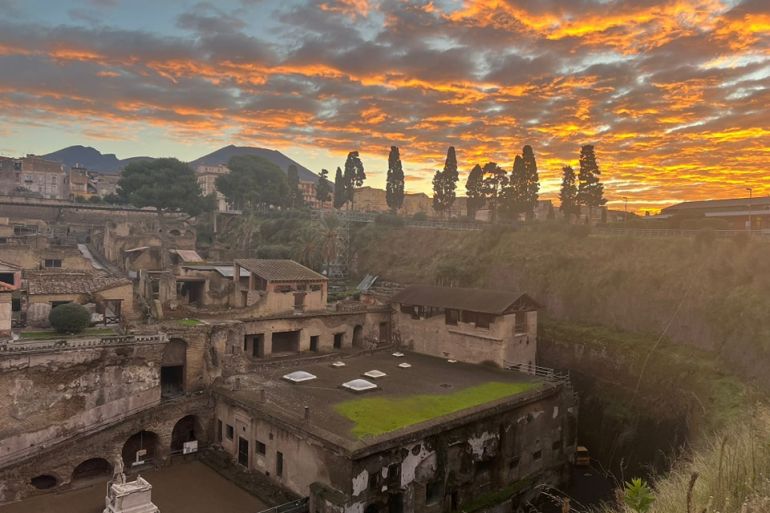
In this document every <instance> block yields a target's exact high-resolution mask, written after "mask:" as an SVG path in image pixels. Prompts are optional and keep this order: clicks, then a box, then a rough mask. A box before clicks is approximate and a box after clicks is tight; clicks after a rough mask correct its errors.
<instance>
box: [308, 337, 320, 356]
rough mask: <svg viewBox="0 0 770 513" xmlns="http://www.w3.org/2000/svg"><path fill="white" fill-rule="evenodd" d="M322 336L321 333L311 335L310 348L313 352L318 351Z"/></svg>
mask: <svg viewBox="0 0 770 513" xmlns="http://www.w3.org/2000/svg"><path fill="white" fill-rule="evenodd" d="M320 338H321V337H320V336H319V335H313V336H312V337H310V350H311V351H313V352H316V353H317V352H318V340H319V339H320Z"/></svg>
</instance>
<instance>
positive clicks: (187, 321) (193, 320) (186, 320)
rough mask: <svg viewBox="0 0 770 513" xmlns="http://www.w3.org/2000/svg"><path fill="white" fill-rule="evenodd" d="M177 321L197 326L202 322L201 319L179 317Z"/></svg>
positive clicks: (186, 325)
mask: <svg viewBox="0 0 770 513" xmlns="http://www.w3.org/2000/svg"><path fill="white" fill-rule="evenodd" d="M176 322H178V323H179V324H181V325H182V326H185V327H190V326H197V325H198V324H201V321H199V320H198V319H179V320H178V321H176Z"/></svg>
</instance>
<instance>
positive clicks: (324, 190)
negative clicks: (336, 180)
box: [315, 169, 332, 204]
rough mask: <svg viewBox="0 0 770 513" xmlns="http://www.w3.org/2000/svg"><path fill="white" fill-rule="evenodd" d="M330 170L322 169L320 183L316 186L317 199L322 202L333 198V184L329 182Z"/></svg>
mask: <svg viewBox="0 0 770 513" xmlns="http://www.w3.org/2000/svg"><path fill="white" fill-rule="evenodd" d="M328 177H329V171H327V170H326V169H322V170H321V176H320V177H319V178H318V183H317V184H316V187H315V199H317V200H318V201H320V202H321V203H322V204H323V203H326V202H327V201H330V200H331V199H332V184H331V183H330V182H329V178H328Z"/></svg>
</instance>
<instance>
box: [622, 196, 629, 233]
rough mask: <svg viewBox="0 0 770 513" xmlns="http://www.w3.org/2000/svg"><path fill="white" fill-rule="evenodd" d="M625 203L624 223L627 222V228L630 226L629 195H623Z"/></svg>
mask: <svg viewBox="0 0 770 513" xmlns="http://www.w3.org/2000/svg"><path fill="white" fill-rule="evenodd" d="M623 203H624V204H625V207H624V214H623V224H625V226H626V228H628V196H623Z"/></svg>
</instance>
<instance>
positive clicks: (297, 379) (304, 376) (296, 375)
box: [283, 371, 316, 383]
mask: <svg viewBox="0 0 770 513" xmlns="http://www.w3.org/2000/svg"><path fill="white" fill-rule="evenodd" d="M315 378H316V376H314V375H313V374H310V373H309V372H305V371H294V372H292V373H289V374H286V375H284V376H283V379H285V380H286V381H291V382H292V383H302V382H303V381H310V380H312V379H315Z"/></svg>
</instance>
